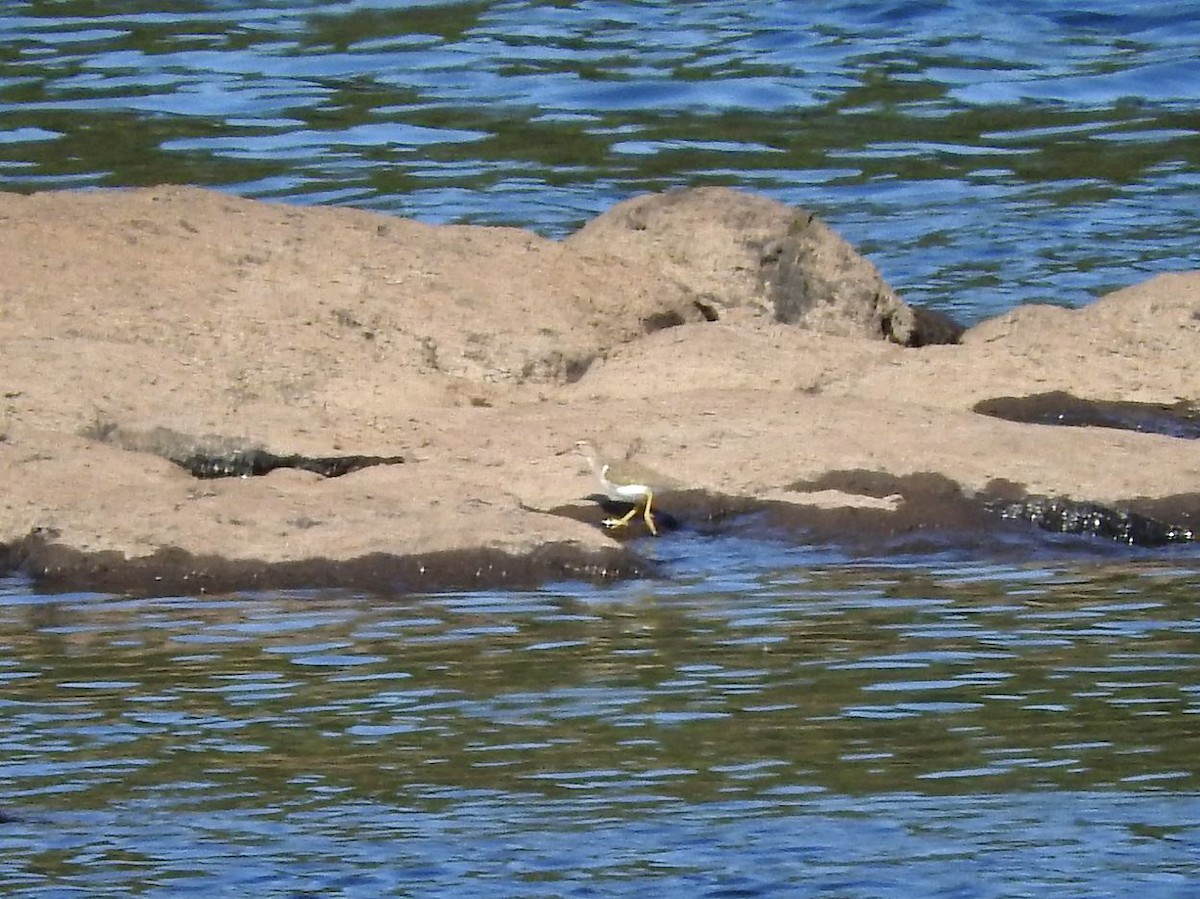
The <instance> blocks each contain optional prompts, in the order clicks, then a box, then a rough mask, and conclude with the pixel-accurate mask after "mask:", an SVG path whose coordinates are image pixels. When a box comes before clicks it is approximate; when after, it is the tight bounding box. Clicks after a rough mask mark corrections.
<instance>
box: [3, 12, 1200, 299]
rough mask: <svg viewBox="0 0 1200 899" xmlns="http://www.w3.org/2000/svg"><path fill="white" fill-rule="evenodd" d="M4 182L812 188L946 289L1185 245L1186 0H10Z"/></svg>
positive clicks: (552, 209) (1069, 294)
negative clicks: (183, 1) (172, 8)
mask: <svg viewBox="0 0 1200 899" xmlns="http://www.w3.org/2000/svg"><path fill="white" fill-rule="evenodd" d="M0 47H2V48H3V49H2V50H0V187H4V188H7V189H13V190H36V189H44V188H52V187H82V186H128V185H137V184H151V183H159V182H183V183H191V184H201V185H209V186H214V187H219V188H221V189H225V190H230V191H235V192H238V193H241V194H246V195H249V196H255V197H265V198H273V199H282V200H286V201H291V202H301V203H320V204H329V203H338V204H347V205H354V206H360V207H365V208H371V209H378V210H382V211H386V212H390V213H395V214H398V215H407V216H414V217H417V218H420V219H424V220H427V221H434V222H448V221H454V222H476V223H495V224H514V225H519V226H523V227H528V228H532V229H534V230H536V231H539V232H541V233H544V234H547V235H552V236H560V235H563V234H565V233H569V232H570V231H571V230H573V229H575V228H577V227H578V226H579V225H580V224H582V223H583V222H585V221H586V220H587V219H589V218H591V217H592V216H594V215H596V214H598V213H600V212H603V211H604V210H605V209H607V208H609V207H610V206H611V205H613V204H614V203H615V202H617V201H619V200H621V199H625V198H627V197H630V196H633V195H636V194H638V193H642V192H645V191H655V190H663V189H666V188H669V187H673V186H679V185H689V184H708V183H721V184H730V185H735V186H738V187H743V188H746V189H751V190H756V191H761V192H764V193H767V194H769V195H771V196H774V197H777V198H779V199H781V200H784V201H786V202H789V203H798V204H802V205H805V206H807V207H809V208H811V209H813V210H815V211H817V212H818V213H820V214H821V215H823V216H824V217H826V218H827V219H828V220H829V221H830V222H831V223H833V224H834V225H835V226H836V227H837V228H838V229H840V230H841V231H842V232H843V233H844V234H845V235H846V236H847V237H849V238H850V239H851V240H852V241H854V242H855V243H857V244H858V245H860V246H861V247H862V248H863V249H864V250H865V251H866V252H867V253H868V254H869V255H870V257H871V258H872V259H873V260H874V261H875V262H876V263H877V264H878V265H879V266H880V268H881V269H882V271H883V273H884V275H885V276H886V277H887V278H888V279H889V281H890V282H891V283H892V284H893V286H895V287H896V288H897V289H898V290H900V291H901V292H902V293H903V295H904V296H906V297H907V298H908V299H910V300H912V301H916V302H922V303H927V304H930V305H935V306H938V307H940V308H943V309H946V310H948V311H951V312H953V313H954V314H956V315H958V316H959V317H960V318H962V319H963V320H965V321H968V322H970V321H974V320H977V319H978V318H980V317H984V316H987V315H992V314H996V313H998V312H1000V311H1003V310H1005V309H1008V308H1010V307H1012V306H1013V305H1015V304H1018V303H1023V302H1031V301H1042V302H1054V303H1062V304H1072V305H1078V304H1082V303H1086V302H1087V301H1088V300H1089V299H1090V298H1092V297H1093V296H1094V295H1095V294H1097V293H1099V292H1103V291H1106V290H1109V289H1112V288H1115V287H1118V286H1123V285H1126V284H1129V283H1132V282H1135V281H1137V280H1141V279H1143V278H1144V277H1146V276H1147V275H1149V274H1151V273H1154V272H1159V271H1168V270H1179V269H1188V268H1195V267H1197V266H1198V265H1200V258H1198V257H1200V246H1198V244H1200V242H1198V241H1197V240H1196V233H1195V221H1196V218H1195V215H1196V213H1195V210H1196V206H1197V198H1198V196H1200V192H1198V191H1197V187H1198V186H1200V140H1198V139H1197V135H1198V133H1200V115H1198V113H1197V100H1198V99H1200V96H1198V95H1200V16H1196V15H1195V12H1194V10H1192V9H1191V8H1190V7H1189V6H1188V5H1187V4H1180V3H1177V2H1157V3H1154V2H1150V3H1137V4H1129V3H1117V2H1092V3H1089V4H1086V5H1083V6H1080V5H1078V4H1075V5H1072V6H1071V7H1069V8H1068V7H1065V6H1064V4H1061V3H1057V2H1048V0H1047V2H1038V0H1026V2H1019V3H1002V4H989V3H980V2H978V0H951V2H892V3H886V2H878V3H877V2H872V3H861V2H841V3H832V4H830V3H805V2H789V3H757V4H752V5H746V4H741V3H728V2H705V3H667V2H591V3H587V2H580V3H561V2H478V3H457V4H453V3H452V4H435V3H401V2H383V0H374V2H366V0H363V2H344V3H331V2H317V0H312V2H288V3H282V2H239V0H220V2H217V0H207V2H205V0H194V2H191V3H189V4H187V5H186V6H185V7H183V8H182V9H181V11H177V12H170V13H167V12H163V11H162V4H157V3H150V2H124V3H115V4H105V5H102V7H101V8H98V7H97V6H96V5H95V4H93V3H90V2H83V0H78V2H58V3H54V4H46V3H44V2H36V0H9V2H7V3H6V4H4V5H3V8H2V9H0Z"/></svg>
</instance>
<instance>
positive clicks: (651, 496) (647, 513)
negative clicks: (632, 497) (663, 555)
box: [634, 493, 658, 537]
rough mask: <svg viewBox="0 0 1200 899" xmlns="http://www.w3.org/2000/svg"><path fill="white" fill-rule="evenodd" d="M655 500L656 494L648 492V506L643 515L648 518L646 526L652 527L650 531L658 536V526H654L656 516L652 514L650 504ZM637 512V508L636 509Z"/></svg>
mask: <svg viewBox="0 0 1200 899" xmlns="http://www.w3.org/2000/svg"><path fill="white" fill-rule="evenodd" d="M652 502H654V494H653V493H647V494H646V508H645V509H643V510H642V517H643V518H644V519H646V527H648V528H650V533H651V534H653V535H654V536H655V537H657V536H658V528H656V527H655V526H654V516H653V515H651V514H650V504H651V503H652ZM634 511H635V512H636V511H637V509H634Z"/></svg>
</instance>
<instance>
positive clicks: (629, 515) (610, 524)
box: [604, 503, 638, 528]
mask: <svg viewBox="0 0 1200 899" xmlns="http://www.w3.org/2000/svg"><path fill="white" fill-rule="evenodd" d="M637 513H638V507H637V504H636V503H635V504H634V506H633V508H632V509H630V510H629V511H628V512H626V513H625V514H624V515H623V516H622V517H620V518H606V519H604V526H605V527H606V528H623V527H625V525H627V524H629V522H630V521H631V520H632V519H633V516H634V515H637Z"/></svg>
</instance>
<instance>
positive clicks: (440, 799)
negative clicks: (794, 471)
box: [0, 0, 1200, 899]
mask: <svg viewBox="0 0 1200 899" xmlns="http://www.w3.org/2000/svg"><path fill="white" fill-rule="evenodd" d="M168 6H169V5H168V4H163V3H155V2H150V0H122V2H112V3H104V4H99V3H95V2H92V0H58V2H53V3H51V2H47V0H7V2H6V3H4V4H3V5H0V188H4V189H7V190H17V191H32V190H43V189H52V188H92V187H123V186H131V185H142V184H154V183H161V182H178V183H188V184H199V185H208V186H211V187H215V188H219V189H221V190H226V191H231V192H236V193H240V194H244V195H247V196H253V197H262V198H267V199H272V200H281V201H286V202H292V203H302V204H344V205H352V206H358V207H363V208H369V209H375V210H379V211H381V212H385V213H389V214H395V215H406V216H414V217H417V218H420V219H423V220H426V221H432V222H451V221H453V222H474V223H481V224H511V225H518V226H522V227H527V228H531V229H533V230H535V231H538V232H540V233H543V234H546V235H550V236H561V235H564V234H567V233H569V232H570V231H572V230H573V229H575V228H577V227H578V226H579V225H581V224H582V223H583V222H585V221H587V220H588V219H589V218H591V217H593V216H594V215H596V214H598V213H600V212H603V211H604V210H605V209H607V208H609V207H610V206H611V205H612V204H613V203H615V202H618V201H620V200H622V199H625V198H627V197H630V196H633V195H636V194H638V193H641V192H645V191H657V190H663V189H666V188H669V187H674V186H679V185H689V184H713V183H719V184H729V185H734V186H738V187H743V188H746V189H751V190H756V191H761V192H764V193H767V194H769V195H771V196H774V197H777V198H779V199H781V200H784V201H787V202H791V203H798V204H802V205H805V206H808V207H809V208H811V209H813V210H815V211H817V212H818V213H820V214H821V215H823V216H824V217H825V218H826V219H827V220H829V221H830V222H831V223H832V224H833V225H835V226H836V227H837V228H838V229H840V230H841V231H842V232H843V233H844V234H846V236H847V237H849V238H850V239H851V240H853V241H854V242H856V243H857V244H859V245H860V247H861V248H862V249H863V250H864V251H865V252H867V254H868V255H869V256H870V257H871V258H872V259H873V260H874V261H875V262H876V263H877V264H878V265H879V266H880V268H881V269H882V271H883V273H884V275H885V277H887V278H888V279H889V281H890V282H891V283H892V284H893V285H894V286H895V287H896V288H897V289H899V290H900V291H901V292H902V293H903V294H904V295H905V296H906V297H907V298H908V299H910V300H914V301H917V302H925V303H930V304H933V305H936V306H939V307H941V308H943V309H946V310H948V311H951V312H952V313H954V314H956V315H958V316H959V317H961V318H963V319H965V320H967V321H973V320H976V319H978V318H981V317H984V316H987V315H992V314H995V313H997V312H1000V311H1003V310H1006V309H1008V308H1011V307H1012V306H1013V305H1015V304H1018V303H1022V302H1031V301H1049V302H1055V303H1064V304H1082V303H1086V302H1087V301H1088V300H1089V299H1090V298H1091V297H1093V296H1094V295H1095V294H1096V293H1098V292H1102V291H1104V290H1108V289H1111V288H1114V287H1118V286H1122V285H1125V284H1128V283H1132V282H1134V281H1137V280H1141V279H1143V278H1144V277H1146V276H1148V275H1149V274H1152V273H1154V272H1159V271H1168V270H1178V269H1187V268H1196V267H1198V263H1200V259H1198V255H1200V246H1198V243H1200V242H1198V241H1197V239H1196V209H1197V199H1198V197H1200V192H1198V191H1197V187H1198V186H1200V140H1197V134H1198V132H1200V113H1198V112H1197V109H1198V102H1197V101H1198V99H1200V97H1198V94H1200V16H1197V15H1195V13H1194V11H1193V10H1191V9H1190V7H1189V6H1188V5H1187V4H1180V3H1168V2H1160V3H1137V4H1130V3H1116V2H1104V3H1100V2H1092V3H1088V4H1086V5H1082V6H1081V5H1079V4H1074V5H1072V6H1070V7H1069V8H1068V7H1067V6H1066V5H1064V4H1060V3H1050V2H1041V0H1024V2H1011V3H979V2H968V0H947V2H892V3H887V2H873V3H856V2H841V3H832V4H830V3H820V4H818V3H804V2H794V3H757V4H742V3H729V2H720V0H710V2H704V3H663V2H649V0H647V2H624V3H618V2H592V3H588V2H578V3H569V2H507V3H506V2H475V3H458V4H436V3H426V4H413V3H397V2H385V0H361V2H344V3H335V2H316V0H312V2H286V3H285V2H279V0H274V2H272V0H261V2H245V0H189V2H187V3H183V4H174V5H173V6H174V7H175V9H174V10H173V11H170V12H166V11H164V10H166V9H167V8H168ZM661 551H662V552H664V553H667V554H668V555H669V559H668V561H669V570H670V573H671V576H670V577H669V578H668V579H666V580H663V581H650V582H636V583H631V584H623V585H620V586H618V587H614V588H612V589H607V590H597V589H595V588H591V587H586V586H580V585H556V586H552V587H548V588H546V589H545V590H541V591H534V592H530V593H508V594H486V593H485V594H445V595H431V596H417V597H411V596H370V597H367V596H355V595H346V594H337V593H332V594H331V593H321V592H310V593H290V594H253V595H242V594H238V595H232V596H224V597H186V596H179V597H150V598H143V599H131V598H128V597H121V596H106V595H98V594H68V595H61V596H48V595H41V594H39V593H37V592H36V591H35V590H34V589H33V588H32V587H31V585H30V584H29V583H28V582H26V581H24V580H22V579H20V578H9V579H7V580H5V581H3V583H2V584H0V894H3V895H5V896H18V897H37V899H43V897H47V899H48V897H55V899H58V897H66V896H88V897H93V896H113V897H116V896H120V897H126V896H131V895H138V896H175V895H181V894H182V895H188V894H191V895H198V896H214V895H230V896H233V895H253V896H307V895H322V896H348V897H349V896H355V897H358V896H361V897H377V896H413V895H452V896H584V895H589V896H596V895H603V896H607V895H639V896H644V895H656V896H657V895H664V896H688V897H691V896H807V895H814V896H815V895H821V896H839V897H879V896H895V897H910V896H914V895H934V896H947V897H951V896H952V897H1000V896H1123V895H1128V894H1130V893H1135V894H1137V895H1139V896H1142V897H1160V896H1161V897H1177V896H1193V895H1200V862H1197V859H1200V768H1198V766H1197V762H1196V760H1197V759H1198V758H1200V727H1197V722H1198V721H1200V718H1198V716H1200V689H1198V687H1197V685H1198V684H1200V651H1198V647H1200V641H1198V639H1197V637H1198V636H1200V614H1198V612H1197V601H1198V599H1200V569H1198V568H1197V565H1196V562H1195V559H1194V558H1191V557H1190V556H1182V555H1178V554H1172V555H1167V556H1164V557H1162V558H1155V557H1154V556H1153V555H1151V554H1149V553H1143V554H1138V555H1136V556H1133V555H1123V554H1121V553H1111V554H1103V555H1101V556H1096V557H1088V558H1076V559H1075V560H1074V561H1066V562H1053V561H1048V560H1045V559H1043V560H1040V561H1028V562H1024V563H1016V562H1006V563H1003V564H1001V563H998V562H995V561H989V560H986V559H972V558H969V557H963V556H962V555H961V554H959V555H956V556H955V557H954V558H944V557H932V556H931V557H924V558H921V557H914V558H904V559H890V560H876V561H872V560H859V561H856V562H851V561H848V560H847V559H845V558H840V557H836V556H834V555H831V554H829V553H823V552H821V551H820V550H812V549H804V548H791V547H779V546H771V545H768V544H752V545H743V544H734V543H729V542H721V541H720V540H717V541H713V542H704V538H695V539H694V540H693V539H692V538H687V539H686V540H685V539H683V538H681V542H677V543H669V542H667V541H664V542H663V545H662V547H661Z"/></svg>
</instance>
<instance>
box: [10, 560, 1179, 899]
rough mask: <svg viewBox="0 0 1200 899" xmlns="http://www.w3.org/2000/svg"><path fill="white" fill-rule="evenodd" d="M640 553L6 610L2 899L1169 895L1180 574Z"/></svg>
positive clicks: (21, 592)
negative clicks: (649, 577) (665, 574)
mask: <svg viewBox="0 0 1200 899" xmlns="http://www.w3.org/2000/svg"><path fill="white" fill-rule="evenodd" d="M662 551H664V552H667V551H671V552H676V553H677V554H678V558H676V559H675V560H674V562H673V564H674V565H675V569H674V573H675V575H676V576H675V577H673V578H672V579H671V580H670V581H669V582H639V583H633V584H626V585H622V586H618V587H614V588H610V589H605V590H596V589H595V588H591V587H573V586H571V585H561V586H558V587H554V588H548V589H545V590H542V591H537V592H530V593H506V594H491V593H470V594H447V595H432V596H417V597H399V596H397V597H388V596H354V595H343V594H326V593H313V594H303V595H302V594H289V595H276V594H270V595H239V596H228V597H213V598H193V597H160V598H150V599H129V598H122V597H116V596H101V595H64V596H53V597H52V596H38V595H31V594H29V593H28V592H27V591H26V587H25V585H24V584H22V583H21V582H20V581H10V582H9V583H8V586H7V590H6V592H5V594H4V595H3V597H2V598H0V722H2V723H3V727H2V730H0V814H3V815H4V816H5V823H4V825H3V827H2V828H0V893H3V894H4V895H6V896H29V897H33V896H38V897H41V896H66V895H81V896H83V895H86V896H129V895H178V894H193V895H204V896H211V895H297V896H299V895H321V896H327V895H338V896H364V897H366V896H383V895H414V894H421V895H461V896H505V895H509V896H564V895H642V896H644V895H678V896H731V895H738V896H767V895H787V896H800V895H817V894H821V895H838V896H855V897H857V896H863V897H866V896H897V897H900V896H905V897H907V896H912V895H945V896H959V897H974V896H981V897H984V896H1003V895H1023V896H1031V895H1036V896H1067V895H1071V896H1083V895H1095V896H1100V895H1130V894H1131V892H1132V891H1135V890H1136V893H1137V894H1138V895H1143V896H1184V895H1196V894H1197V892H1196V891H1197V890H1200V770H1198V768H1200V763H1198V762H1197V759H1200V726H1198V724H1200V717H1198V716H1200V617H1198V616H1197V600H1198V598H1200V564H1198V563H1197V562H1196V560H1195V559H1194V558H1191V559H1182V558H1181V559H1177V560H1175V561H1173V562H1171V563H1166V562H1162V561H1157V562H1155V561H1133V560H1127V561H1123V562H1122V561H1105V562H1083V563H1080V562H1074V563H1071V564H1065V563H1064V564H1051V563H1042V564H1039V565H1038V566H1032V565H1018V566H1012V565H998V564H993V563H987V562H982V561H970V560H961V559H960V560H957V561H946V562H943V563H940V564H939V563H937V562H934V561H931V560H928V559H926V560H922V561H921V564H912V563H910V562H907V561H900V562H897V561H892V562H886V561H878V562H857V563H855V562H849V561H847V560H832V559H830V560H823V559H822V557H821V555H820V554H819V553H813V552H811V551H800V550H786V549H784V548H780V549H777V550H776V551H775V553H774V558H775V560H776V562H777V563H780V562H782V563H784V564H783V565H782V567H778V565H764V564H763V559H764V556H763V554H762V549H761V547H759V548H754V547H752V546H749V547H748V546H738V545H734V544H728V543H723V542H722V541H721V540H720V539H712V540H704V539H701V538H696V539H695V540H694V541H693V542H692V543H691V545H689V546H687V547H679V546H677V547H675V548H674V549H673V550H662ZM706 560H707V561H708V562H711V561H713V560H716V561H717V562H720V563H721V566H722V567H721V568H720V573H717V574H712V573H709V574H701V573H700V571H701V569H702V567H703V566H704V564H706ZM72 891H75V892H72Z"/></svg>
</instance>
